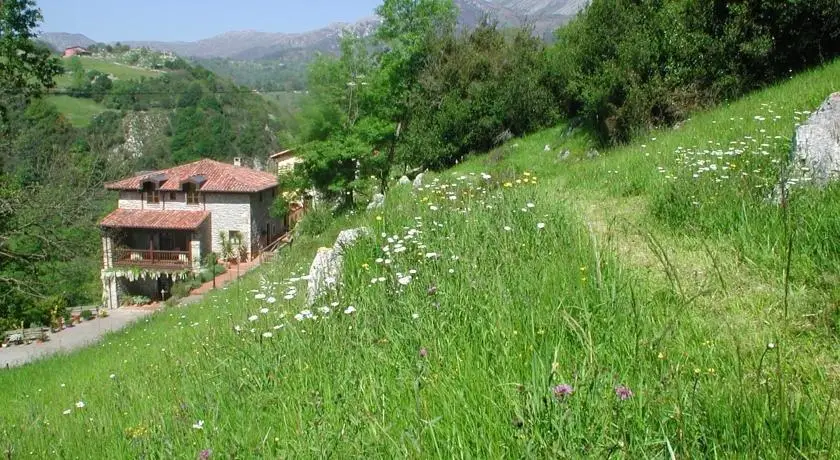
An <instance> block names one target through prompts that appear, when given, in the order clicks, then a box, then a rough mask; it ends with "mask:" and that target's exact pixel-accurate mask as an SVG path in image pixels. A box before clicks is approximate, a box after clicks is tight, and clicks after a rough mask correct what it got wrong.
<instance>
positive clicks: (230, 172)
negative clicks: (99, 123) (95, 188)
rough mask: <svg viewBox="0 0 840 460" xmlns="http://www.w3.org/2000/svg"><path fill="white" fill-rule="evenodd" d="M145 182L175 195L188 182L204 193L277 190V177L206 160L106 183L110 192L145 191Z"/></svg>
mask: <svg viewBox="0 0 840 460" xmlns="http://www.w3.org/2000/svg"><path fill="white" fill-rule="evenodd" d="M144 182H158V183H159V184H160V185H159V187H158V190H162V191H167V192H175V191H179V190H181V189H182V187H183V185H184V184H185V183H187V182H193V183H195V184H197V185H199V188H198V189H199V190H200V191H202V192H228V193H255V192H261V191H263V190H266V189H270V188H274V187H277V177H276V176H275V175H274V174H271V173H267V172H262V171H257V170H254V169H250V168H245V167H242V166H234V165H231V164H227V163H222V162H219V161H215V160H210V159H204V160H199V161H196V162H193V163H188V164H185V165H181V166H175V167H174V168H169V169H163V170H160V171H154V172H150V173H146V174H141V175H139V176H134V177H130V178H128V179H123V180H120V181H117V182H111V183H108V184H105V188H106V189H108V190H141V189H142V188H143V183H144Z"/></svg>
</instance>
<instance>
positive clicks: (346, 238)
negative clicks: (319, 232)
mask: <svg viewBox="0 0 840 460" xmlns="http://www.w3.org/2000/svg"><path fill="white" fill-rule="evenodd" d="M368 234H370V229H368V228H366V227H359V228H351V229H350V230H343V231H342V232H341V233H339V234H338V238H336V239H335V245H333V250H335V251H338V252H339V253H341V252H342V251H343V249H344V248H347V247H350V246H352V245H353V243H355V242H356V240H358V239H359V238H361V237H363V236H365V235H368Z"/></svg>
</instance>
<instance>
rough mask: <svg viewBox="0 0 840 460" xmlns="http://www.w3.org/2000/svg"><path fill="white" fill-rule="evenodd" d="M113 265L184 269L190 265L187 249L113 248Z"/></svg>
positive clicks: (190, 259) (190, 260)
mask: <svg viewBox="0 0 840 460" xmlns="http://www.w3.org/2000/svg"><path fill="white" fill-rule="evenodd" d="M114 266H116V267H140V268H159V269H164V270H185V269H189V268H191V267H192V257H190V253H189V251H157V250H150V249H115V250H114Z"/></svg>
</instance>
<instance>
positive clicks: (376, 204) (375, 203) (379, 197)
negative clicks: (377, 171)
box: [367, 193, 385, 211]
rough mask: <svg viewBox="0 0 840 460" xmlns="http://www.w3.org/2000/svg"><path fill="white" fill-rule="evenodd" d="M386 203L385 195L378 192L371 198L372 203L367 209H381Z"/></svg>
mask: <svg viewBox="0 0 840 460" xmlns="http://www.w3.org/2000/svg"><path fill="white" fill-rule="evenodd" d="M384 205H385V195H383V194H381V193H377V194H376V195H373V198H372V199H371V200H370V203H368V205H367V210H368V211H371V210H374V209H379V208H381V207H382V206H384Z"/></svg>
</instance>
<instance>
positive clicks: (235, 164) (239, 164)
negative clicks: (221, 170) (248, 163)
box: [233, 157, 242, 168]
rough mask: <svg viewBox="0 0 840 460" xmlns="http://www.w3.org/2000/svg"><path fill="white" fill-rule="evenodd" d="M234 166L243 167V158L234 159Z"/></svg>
mask: <svg viewBox="0 0 840 460" xmlns="http://www.w3.org/2000/svg"><path fill="white" fill-rule="evenodd" d="M233 165H234V166H236V167H237V168H238V167H240V166H242V158H240V157H236V158H234V159H233Z"/></svg>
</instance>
